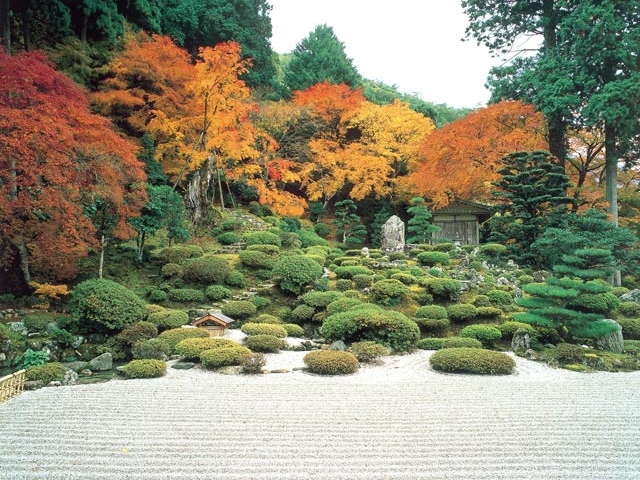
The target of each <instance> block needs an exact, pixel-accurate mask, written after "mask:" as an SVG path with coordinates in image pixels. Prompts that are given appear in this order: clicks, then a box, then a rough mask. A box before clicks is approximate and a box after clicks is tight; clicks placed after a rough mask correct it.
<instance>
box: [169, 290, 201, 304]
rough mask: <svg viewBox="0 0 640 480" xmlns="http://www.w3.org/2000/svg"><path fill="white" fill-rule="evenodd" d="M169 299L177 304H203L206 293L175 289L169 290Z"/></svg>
mask: <svg viewBox="0 0 640 480" xmlns="http://www.w3.org/2000/svg"><path fill="white" fill-rule="evenodd" d="M167 297H168V298H169V300H171V301H172V302H176V303H201V302H204V293H202V292H201V291H200V290H196V289H194V288H175V289H173V290H169V293H167Z"/></svg>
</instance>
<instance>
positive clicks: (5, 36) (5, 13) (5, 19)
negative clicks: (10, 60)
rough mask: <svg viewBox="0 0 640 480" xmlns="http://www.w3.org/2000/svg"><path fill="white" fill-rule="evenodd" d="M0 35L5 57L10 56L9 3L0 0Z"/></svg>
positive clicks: (6, 0) (7, 0) (8, 0)
mask: <svg viewBox="0 0 640 480" xmlns="http://www.w3.org/2000/svg"><path fill="white" fill-rule="evenodd" d="M0 23H1V24H2V25H1V27H0V28H1V29H2V30H0V35H1V36H2V45H3V46H4V50H5V52H7V55H11V1H10V0H0Z"/></svg>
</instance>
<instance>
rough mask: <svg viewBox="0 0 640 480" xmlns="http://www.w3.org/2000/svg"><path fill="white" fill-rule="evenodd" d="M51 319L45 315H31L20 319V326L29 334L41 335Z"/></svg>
mask: <svg viewBox="0 0 640 480" xmlns="http://www.w3.org/2000/svg"><path fill="white" fill-rule="evenodd" d="M51 322H53V317H51V316H50V315H47V314H46V313H31V314H29V315H26V316H24V317H23V318H22V324H23V325H24V328H26V329H27V331H28V332H29V333H42V332H46V331H47V327H48V326H49V324H50V323H51Z"/></svg>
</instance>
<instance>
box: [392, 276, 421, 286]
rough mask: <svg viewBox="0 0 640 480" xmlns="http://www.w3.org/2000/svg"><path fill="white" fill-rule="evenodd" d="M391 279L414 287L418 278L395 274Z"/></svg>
mask: <svg viewBox="0 0 640 480" xmlns="http://www.w3.org/2000/svg"><path fill="white" fill-rule="evenodd" d="M390 278H391V279H392V280H398V281H399V282H401V283H403V284H404V285H413V284H414V283H416V277H414V276H413V275H409V274H408V273H394V274H393V275H391V277H390Z"/></svg>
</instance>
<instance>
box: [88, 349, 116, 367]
mask: <svg viewBox="0 0 640 480" xmlns="http://www.w3.org/2000/svg"><path fill="white" fill-rule="evenodd" d="M88 368H89V370H91V371H92V372H106V371H107V370H111V369H112V368H113V355H111V354H110V353H108V352H107V353H103V354H102V355H99V356H97V357H96V358H94V359H92V360H90V361H89V365H88Z"/></svg>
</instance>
